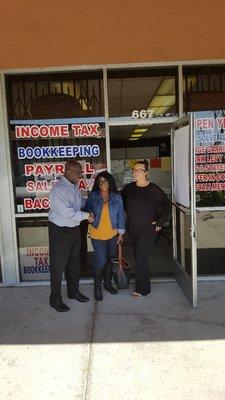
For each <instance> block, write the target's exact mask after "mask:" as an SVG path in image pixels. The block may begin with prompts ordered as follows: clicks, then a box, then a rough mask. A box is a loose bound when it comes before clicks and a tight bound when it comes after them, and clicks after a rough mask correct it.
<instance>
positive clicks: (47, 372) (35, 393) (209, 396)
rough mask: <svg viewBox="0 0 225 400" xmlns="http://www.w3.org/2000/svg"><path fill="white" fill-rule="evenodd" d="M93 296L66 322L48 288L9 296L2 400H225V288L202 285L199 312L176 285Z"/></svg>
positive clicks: (4, 311)
mask: <svg viewBox="0 0 225 400" xmlns="http://www.w3.org/2000/svg"><path fill="white" fill-rule="evenodd" d="M92 290H93V287H92V285H90V284H84V285H82V292H83V293H85V294H86V295H88V296H90V299H91V300H90V302H89V303H84V304H80V303H78V302H77V301H75V300H67V301H66V302H67V304H68V305H70V306H71V311H70V312H68V313H57V312H56V311H55V310H54V309H52V308H50V307H49V306H48V294H49V287H47V286H39V287H19V288H18V287H17V288H1V289H0V318H1V321H0V332H1V334H0V399H1V400H9V399H13V400H48V399H49V400H50V399H54V400H103V399H104V400H120V399H121V400H123V399H128V400H133V399H135V400H142V399H151V400H197V399H198V400H199V399H202V400H203V399H204V400H217V399H218V400H219V399H221V400H224V399H225V374H224V371H225V312H224V310H225V282H210V283H203V282H202V283H200V284H199V305H198V309H196V310H194V309H192V308H191V306H190V305H189V303H188V302H187V300H186V298H185V296H184V295H183V293H182V291H181V289H180V288H179V286H178V285H177V284H176V283H175V282H170V283H153V285H152V293H151V295H150V296H149V297H146V298H139V299H134V298H132V297H131V296H130V293H129V291H126V290H125V291H122V292H120V293H119V294H118V295H117V296H112V295H110V294H109V293H105V292H104V301H103V302H102V303H98V304H96V303H95V302H94V301H93V295H92ZM63 292H64V294H65V288H63Z"/></svg>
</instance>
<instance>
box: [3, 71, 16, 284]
mask: <svg viewBox="0 0 225 400" xmlns="http://www.w3.org/2000/svg"><path fill="white" fill-rule="evenodd" d="M9 144H10V141H9V135H8V124H7V112H6V92H5V82H4V74H3V73H0V172H1V173H0V210H1V230H2V246H1V247H0V248H1V250H2V252H3V254H2V258H1V261H2V277H3V284H5V285H15V284H17V283H18V282H19V268H18V257H17V241H16V227H15V217H14V204H13V201H14V200H13V184H12V171H11V162H10V146H9Z"/></svg>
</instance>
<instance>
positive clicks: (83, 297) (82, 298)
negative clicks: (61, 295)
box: [68, 291, 89, 303]
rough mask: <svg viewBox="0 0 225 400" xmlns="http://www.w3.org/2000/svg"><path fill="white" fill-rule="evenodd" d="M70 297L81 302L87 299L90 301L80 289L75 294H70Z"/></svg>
mask: <svg viewBox="0 0 225 400" xmlns="http://www.w3.org/2000/svg"><path fill="white" fill-rule="evenodd" d="M68 298H69V299H73V300H77V301H80V302H81V303H86V302H87V301H89V298H88V297H86V296H84V295H83V294H82V293H80V292H79V291H77V292H76V293H75V294H74V295H73V296H69V295H68Z"/></svg>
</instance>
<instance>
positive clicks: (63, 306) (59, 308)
mask: <svg viewBox="0 0 225 400" xmlns="http://www.w3.org/2000/svg"><path fill="white" fill-rule="evenodd" d="M50 306H51V307H52V308H54V309H55V310H56V311H58V312H66V311H69V310H70V308H69V307H68V306H67V305H66V304H64V303H63V302H62V303H59V304H54V303H52V302H50Z"/></svg>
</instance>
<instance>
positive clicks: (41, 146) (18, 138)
mask: <svg viewBox="0 0 225 400" xmlns="http://www.w3.org/2000/svg"><path fill="white" fill-rule="evenodd" d="M10 123H11V127H12V129H11V139H12V151H13V157H12V158H13V163H14V165H13V170H14V182H15V200H16V211H17V212H18V213H23V212H28V213H32V212H46V211H48V210H49V200H48V195H49V192H50V190H51V188H52V186H53V185H54V184H55V182H56V181H57V180H58V179H59V178H60V176H61V175H63V174H64V168H65V163H66V161H67V160H68V159H76V160H77V161H79V162H80V163H81V165H82V167H83V178H82V179H80V181H79V184H78V186H79V189H81V191H82V192H83V193H82V194H83V195H84V196H86V195H87V194H88V191H89V190H91V188H92V186H93V182H94V179H95V176H96V175H97V174H98V172H100V171H101V170H103V169H106V142H105V123H104V118H102V117H96V118H95V117H93V118H92V119H91V118H80V119H78V118H74V119H69V120H68V119H64V120H60V121H59V120H35V121H11V122H10Z"/></svg>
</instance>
